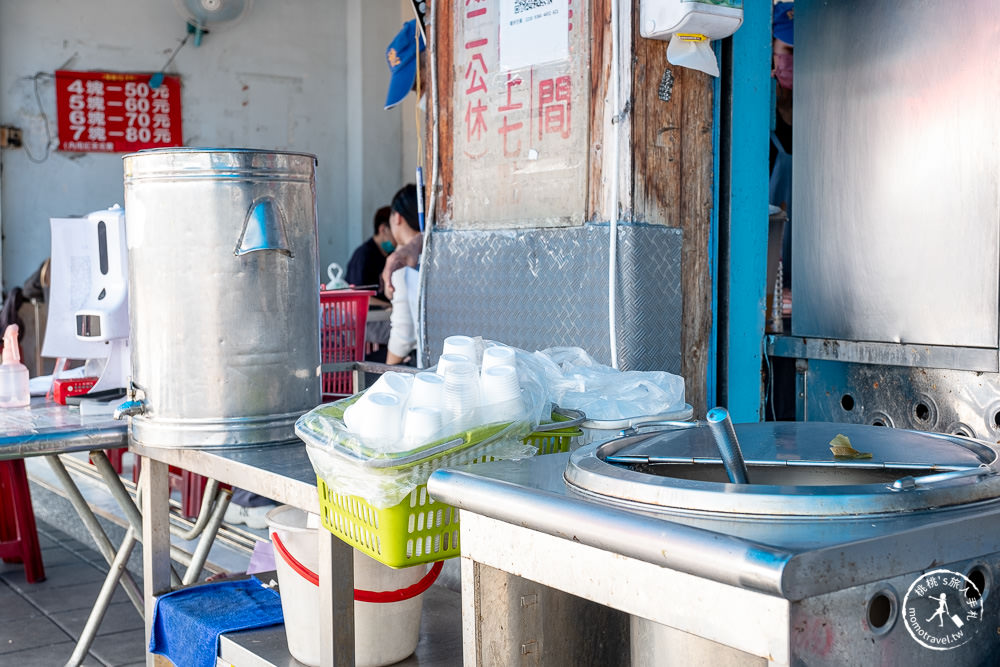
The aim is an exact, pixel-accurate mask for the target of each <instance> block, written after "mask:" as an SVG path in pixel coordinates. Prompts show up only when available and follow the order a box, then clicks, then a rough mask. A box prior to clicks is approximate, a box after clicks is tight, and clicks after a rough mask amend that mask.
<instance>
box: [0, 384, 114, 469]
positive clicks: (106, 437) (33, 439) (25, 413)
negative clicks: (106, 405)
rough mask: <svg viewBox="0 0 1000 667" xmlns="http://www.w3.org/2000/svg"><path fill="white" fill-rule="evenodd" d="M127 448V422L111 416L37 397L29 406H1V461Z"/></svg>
mask: <svg viewBox="0 0 1000 667" xmlns="http://www.w3.org/2000/svg"><path fill="white" fill-rule="evenodd" d="M125 447H128V429H127V426H126V424H125V422H120V421H115V420H114V419H112V418H111V415H96V416H87V417H85V416H82V415H81V414H80V409H79V408H77V407H73V406H66V405H59V404H58V403H53V402H51V401H46V400H45V399H44V398H34V399H32V401H31V405H30V406H29V407H26V408H2V409H0V460H7V459H22V458H25V457H27V456H45V455H49V454H65V453H67V452H81V451H82V452H86V451H91V450H95V449H123V448H125Z"/></svg>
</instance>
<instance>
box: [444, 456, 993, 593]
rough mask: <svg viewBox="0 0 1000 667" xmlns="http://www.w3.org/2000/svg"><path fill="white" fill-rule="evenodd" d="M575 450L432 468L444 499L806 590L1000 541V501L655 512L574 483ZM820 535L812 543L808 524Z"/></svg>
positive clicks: (704, 573) (606, 544)
mask: <svg viewBox="0 0 1000 667" xmlns="http://www.w3.org/2000/svg"><path fill="white" fill-rule="evenodd" d="M569 456H570V455H569V454H551V455H547V456H539V457H535V458H532V459H524V460H521V461H498V462H494V463H485V464H479V465H472V466H462V467H457V468H454V469H444V470H439V471H437V472H435V473H434V474H433V475H431V477H430V480H429V482H428V491H429V492H430V493H431V495H432V496H433V497H434V498H435V499H437V500H440V501H443V502H446V503H449V504H451V505H454V506H456V507H458V508H460V509H461V510H462V512H463V513H465V512H471V513H474V514H478V515H482V516H485V517H489V518H492V519H496V520H499V521H503V522H505V523H509V524H512V525H514V526H518V527H523V528H528V529H531V530H535V531H538V532H540V533H545V534H547V535H552V536H555V537H559V538H562V539H565V540H570V541H573V542H578V543H582V544H586V545H589V546H593V547H596V548H598V549H602V550H605V551H608V552H612V553H617V554H622V555H624V556H628V557H632V558H636V559H638V560H641V561H644V562H648V563H652V564H654V565H659V566H662V567H666V568H670V569H673V570H677V571H680V572H684V573H687V574H692V575H695V576H700V577H705V578H708V579H711V580H714V581H717V582H720V583H724V584H730V585H734V586H739V587H743V588H749V589H752V590H756V591H760V592H763V593H767V594H770V595H777V596H780V597H784V598H786V599H788V600H800V599H804V598H806V597H809V596H812V595H819V594H822V593H826V592H831V591H835V590H839V589H843V588H846V587H848V586H853V585H858V584H863V583H868V582H872V581H878V580H880V579H884V578H887V577H889V576H892V575H896V574H898V573H900V572H916V571H920V570H922V569H925V568H927V567H930V566H931V565H932V564H933V563H934V562H953V561H959V560H962V559H965V558H972V557H975V556H978V555H980V554H983V553H992V552H995V551H998V550H1000V502H998V501H989V502H981V503H976V504H973V505H970V506H965V507H962V508H956V509H951V510H947V511H938V512H937V513H934V514H933V515H929V514H927V513H920V512H913V513H904V514H900V515H899V516H898V517H895V518H893V520H892V521H881V522H878V521H875V522H872V521H868V520H867V518H866V517H863V516H859V517H852V518H851V519H850V520H849V521H834V520H829V519H824V520H812V521H810V522H808V523H807V524H805V525H803V523H799V524H796V525H795V530H790V529H789V525H790V522H788V521H781V522H777V521H776V522H768V521H754V522H739V521H732V520H729V519H728V518H727V517H720V516H717V515H708V516H702V515H697V514H692V515H691V516H675V517H670V518H669V519H666V518H662V517H656V516H649V515H647V514H643V513H641V512H639V511H635V510H636V508H635V507H629V506H628V505H626V504H622V505H620V506H613V505H611V504H607V503H599V502H594V501H592V500H589V499H587V498H585V497H583V496H580V495H578V494H575V493H574V492H573V491H571V490H570V489H569V488H568V487H567V485H566V484H565V482H564V481H563V471H564V470H565V468H566V464H567V462H568V460H569ZM803 529H805V530H807V531H808V530H813V529H815V530H816V532H815V533H814V536H815V539H813V540H811V541H809V542H807V543H803V541H802V540H801V538H800V534H801V532H802V530H803Z"/></svg>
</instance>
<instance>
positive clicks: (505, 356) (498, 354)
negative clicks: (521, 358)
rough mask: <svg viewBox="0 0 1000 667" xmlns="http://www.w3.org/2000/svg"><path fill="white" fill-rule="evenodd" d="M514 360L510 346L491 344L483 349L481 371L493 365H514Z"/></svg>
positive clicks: (514, 356)
mask: <svg viewBox="0 0 1000 667" xmlns="http://www.w3.org/2000/svg"><path fill="white" fill-rule="evenodd" d="M516 361H517V359H516V355H515V353H514V348H512V347H507V346H506V345H493V346H491V347H488V348H486V349H485V350H483V371H485V370H486V369H487V368H493V367H494V366H514V365H515V363H516Z"/></svg>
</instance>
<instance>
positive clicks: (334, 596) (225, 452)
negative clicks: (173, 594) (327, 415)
mask: <svg viewBox="0 0 1000 667" xmlns="http://www.w3.org/2000/svg"><path fill="white" fill-rule="evenodd" d="M132 451H133V452H134V453H135V454H137V455H139V456H142V457H143V461H142V466H143V476H142V479H141V480H140V491H141V494H142V515H143V518H144V522H143V535H142V542H143V546H144V549H143V585H144V589H145V591H144V592H145V601H146V642H147V646H148V642H149V638H150V632H151V625H150V623H151V621H152V618H153V606H154V605H155V603H156V596H157V595H161V594H163V593H166V592H167V591H169V590H170V589H171V580H170V552H169V544H170V539H169V534H168V528H169V526H168V517H167V503H166V501H165V498H166V497H167V495H168V493H169V489H168V484H167V469H168V466H172V465H173V466H179V467H181V468H183V469H185V470H190V471H191V472H194V473H197V474H199V475H204V476H205V477H208V478H210V479H213V480H218V481H219V482H222V483H224V484H231V485H234V486H239V487H240V488H241V489H246V490H247V491H250V492H252V493H256V494H259V495H261V496H265V497H267V498H271V499H273V500H275V501H276V502H279V503H283V504H287V505H292V506H294V507H298V508H300V509H303V510H305V511H307V512H313V513H316V514H318V513H319V496H318V495H317V491H316V475H315V473H314V472H313V468H312V464H310V462H309V459H308V457H307V456H306V453H305V445H303V444H302V443H301V442H297V441H296V442H295V443H291V444H274V445H266V446H256V447H247V448H229V449H213V450H204V449H203V450H194V449H177V448H158V447H146V446H142V445H138V444H135V443H133V445H132ZM317 532H318V534H319V547H318V548H319V555H320V558H319V563H320V566H319V579H320V582H321V585H320V625H319V627H324V628H332V632H329V633H327V632H324V633H321V635H320V637H321V647H320V648H321V654H320V655H321V661H322V663H321V664H322V665H323V666H324V667H328V666H331V665H337V666H340V665H353V664H354V551H353V549H352V548H351V546H350V545H348V544H346V543H345V542H342V541H341V540H339V539H337V538H335V537H334V536H333V534H332V533H330V532H329V531H326V530H320V531H317ZM334 572H336V573H337V576H336V577H334V576H333V573H334ZM334 618H336V619H337V623H336V624H334V623H333V619H334ZM146 664H147V665H154V664H156V660H155V656H154V655H153V654H147V657H146Z"/></svg>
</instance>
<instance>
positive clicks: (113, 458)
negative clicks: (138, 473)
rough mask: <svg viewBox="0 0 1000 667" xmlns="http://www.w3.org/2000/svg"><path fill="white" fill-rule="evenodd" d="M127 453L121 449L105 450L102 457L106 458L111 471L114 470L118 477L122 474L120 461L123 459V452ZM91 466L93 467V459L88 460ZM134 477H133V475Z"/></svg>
mask: <svg viewBox="0 0 1000 667" xmlns="http://www.w3.org/2000/svg"><path fill="white" fill-rule="evenodd" d="M126 451H128V450H126V449H125V448H121V449H105V450H104V455H105V456H107V457H108V463H110V464H111V469H112V470H114V471H115V472H116V473H118V474H119V475H120V474H122V468H123V465H122V459H123V458H124V457H125V452H126ZM88 461H89V462H90V464H91V465H93V463H94V461H93V459H88ZM133 476H134V475H133Z"/></svg>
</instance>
